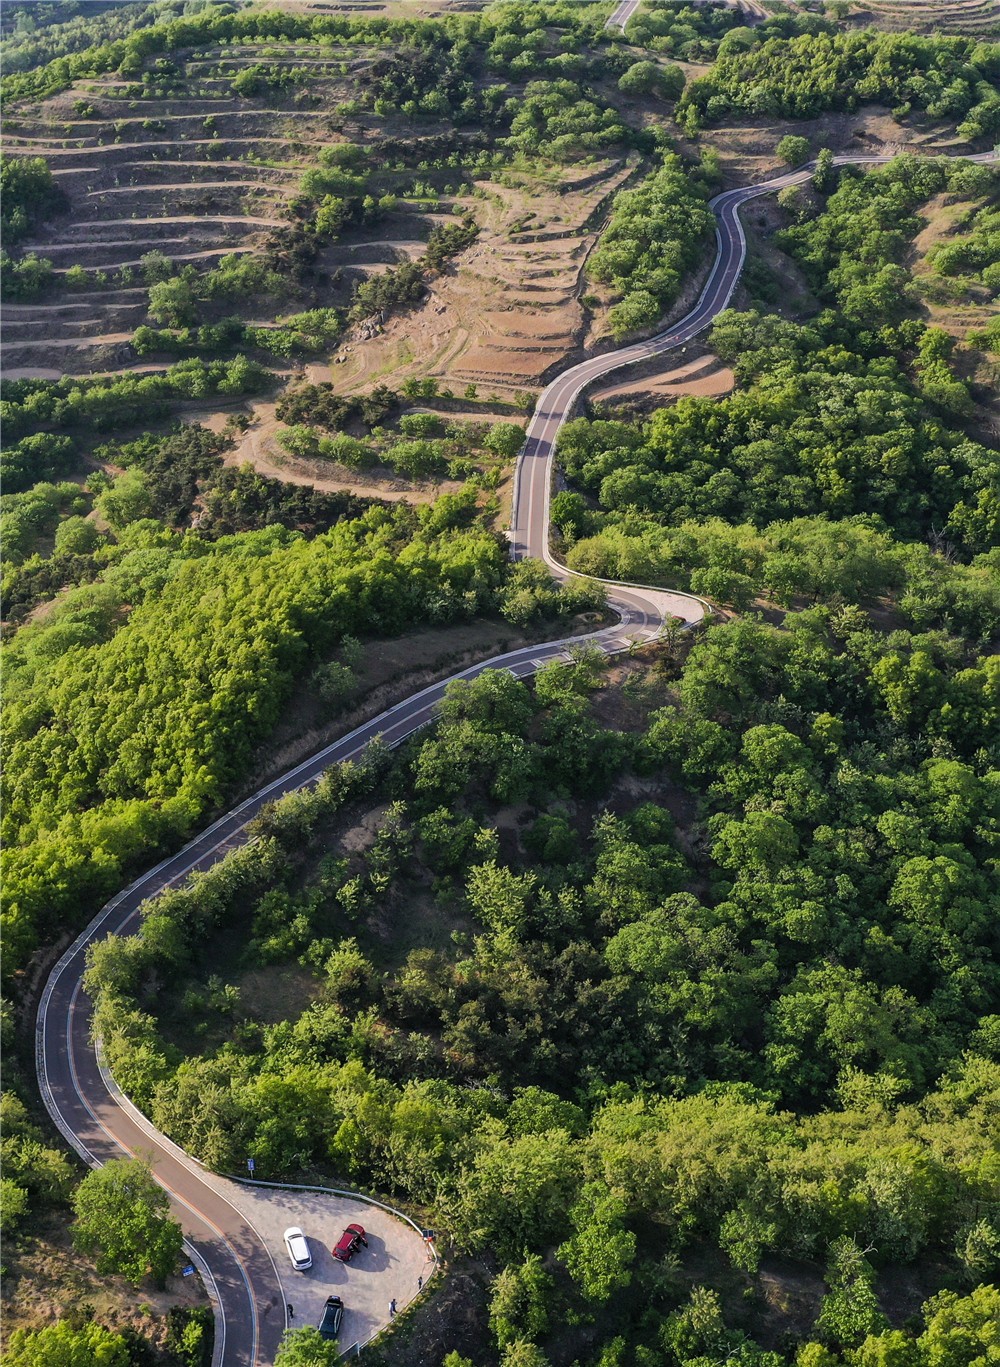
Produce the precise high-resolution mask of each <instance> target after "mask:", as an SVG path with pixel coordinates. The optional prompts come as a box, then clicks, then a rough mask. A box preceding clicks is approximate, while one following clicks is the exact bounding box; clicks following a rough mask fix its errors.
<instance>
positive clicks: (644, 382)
mask: <svg viewBox="0 0 1000 1367" xmlns="http://www.w3.org/2000/svg"><path fill="white" fill-rule="evenodd" d="M685 350H687V348H685ZM735 384H736V376H735V375H734V374H733V372H732V371H731V370H730V369H729V367H728V366H726V365H723V364H722V362H721V361H720V360H719V358H718V356H714V355H712V353H711V352H708V353H706V354H705V355H704V356H698V357H696V358H695V359H694V360H690V361H686V360H684V359H683V357H682V355H681V353H679V352H673V353H671V354H668V355H667V356H666V357H664V369H663V370H661V371H659V372H657V373H655V374H652V375H646V376H642V377H639V378H636V379H632V380H624V381H623V382H622V383H620V384H612V385H606V386H605V387H604V388H601V389H593V390H591V391H590V392H589V397H590V398H591V399H594V400H595V401H596V402H598V403H607V402H609V401H610V402H613V401H614V400H615V399H631V398H641V397H643V396H645V395H655V396H656V397H658V398H670V399H679V398H681V397H682V396H684V395H687V394H690V395H694V396H697V397H701V398H709V397H710V398H721V397H722V396H723V395H725V394H730V393H731V392H732V390H733V388H734V387H735Z"/></svg>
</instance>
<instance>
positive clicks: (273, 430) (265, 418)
mask: <svg viewBox="0 0 1000 1367" xmlns="http://www.w3.org/2000/svg"><path fill="white" fill-rule="evenodd" d="M199 421H201V422H202V423H203V425H204V426H205V427H210V428H212V430H213V431H220V430H221V428H222V427H223V425H224V423H225V415H224V414H221V413H217V414H209V415H206V416H205V417H204V418H199ZM285 426H286V424H285V423H283V422H280V421H279V420H278V419H277V418H276V417H275V404H273V403H254V404H252V405H251V407H250V426H249V427H248V428H247V430H246V432H245V433H244V434H243V437H242V439H241V440H240V442H239V443H238V445H236V446H234V447H233V448H232V450H230V451H229V452H227V453H226V455H225V456H224V457H223V461H224V464H226V465H233V466H240V465H252V466H253V468H254V469H255V470H256V471H257V472H258V474H261V475H266V476H267V477H268V478H270V479H280V480H283V481H284V483H285V484H301V485H307V486H308V487H309V488H311V489H320V490H322V491H323V492H325V493H336V492H337V491H339V490H342V489H344V490H350V491H351V492H352V493H355V494H358V495H359V496H360V497H362V498H381V499H385V500H386V501H387V502H389V503H398V502H406V503H433V501H434V500H435V499H436V498H437V497H438V495H440V494H449V493H455V492H456V491H457V490H458V489H460V488H461V487H462V484H461V481H456V480H439V481H438V482H436V483H431V482H426V483H414V482H413V481H412V480H406V479H402V478H400V476H398V475H397V474H395V473H394V472H393V471H392V470H390V469H388V468H387V467H381V466H376V467H374V468H372V469H366V470H365V471H364V474H363V475H361V476H359V475H358V472H357V471H355V470H349V469H347V467H346V466H342V465H337V464H335V463H334V462H332V461H328V460H324V461H313V460H303V459H299V458H298V457H295V456H292V455H290V454H289V452H288V451H286V450H285V449H284V447H283V446H281V445H279V443H278V441H277V440H276V438H277V434H278V432H280V431H281V430H282V429H283V428H284V427H285Z"/></svg>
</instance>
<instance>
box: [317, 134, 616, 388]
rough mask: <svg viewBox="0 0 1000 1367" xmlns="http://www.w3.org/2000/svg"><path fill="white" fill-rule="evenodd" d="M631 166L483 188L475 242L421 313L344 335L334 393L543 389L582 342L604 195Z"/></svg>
mask: <svg viewBox="0 0 1000 1367" xmlns="http://www.w3.org/2000/svg"><path fill="white" fill-rule="evenodd" d="M637 169H638V163H637V159H636V158H635V157H631V158H628V159H619V160H606V161H601V162H596V163H594V164H591V165H585V166H580V167H575V168H572V169H568V170H567V169H563V170H561V171H559V172H558V173H552V174H549V175H543V174H532V173H528V172H508V173H506V174H505V175H504V177H503V182H502V183H498V182H496V181H484V182H481V183H480V184H478V185H477V186H476V187H475V197H473V198H470V199H469V200H468V201H463V207H467V208H469V209H470V210H471V211H472V213H473V214H474V216H475V218H476V220H477V222H478V223H479V226H480V234H479V237H478V239H477V240H476V242H475V243H474V244H473V245H472V246H471V247H470V248H468V249H467V250H466V251H464V252H462V253H461V255H460V256H459V257H457V258H456V259H455V260H454V261H453V262H451V263H450V264H449V265H448V267H447V268H446V269H445V271H444V272H443V273H442V274H441V275H440V276H438V278H437V279H435V280H433V281H432V282H431V284H430V288H429V292H428V295H427V297H426V299H425V300H424V301H423V303H422V304H421V306H420V307H419V308H417V309H414V310H411V311H410V312H408V313H406V314H405V315H401V316H398V317H393V318H390V319H389V320H388V322H387V323H386V324H385V326H384V329H383V330H382V331H381V332H380V333H379V335H377V336H376V337H374V338H371V339H370V340H366V341H353V340H350V339H348V341H347V342H346V343H345V344H344V345H343V346H342V347H341V349H340V353H339V355H338V357H337V364H336V366H334V367H332V368H331V374H330V375H329V378H330V379H332V381H333V383H334V385H335V387H336V388H337V389H338V390H340V391H342V392H345V393H353V392H355V391H356V390H358V389H359V388H364V387H365V386H366V385H368V384H371V383H374V382H375V381H376V380H379V379H386V378H387V377H389V376H391V377H392V382H393V383H399V382H401V381H402V380H404V379H407V378H409V377H411V376H414V377H424V376H435V377H438V378H440V379H441V380H442V381H443V382H444V383H445V384H450V385H452V386H457V387H463V386H464V385H466V384H468V383H470V382H471V383H476V384H481V385H486V386H488V387H489V388H490V390H491V391H496V392H497V393H499V394H501V395H509V394H510V393H511V392H513V391H516V390H518V389H525V388H535V387H538V386H539V385H541V384H542V383H544V382H545V380H546V379H547V378H548V377H549V376H550V375H551V373H553V372H554V371H555V370H556V369H557V368H559V367H561V366H562V365H564V364H566V362H567V360H568V358H570V357H571V356H572V355H573V353H574V352H575V351H576V350H577V348H578V347H579V346H580V345H581V343H582V341H583V338H584V332H585V326H586V321H587V316H586V311H585V309H584V307H583V305H582V304H581V302H580V301H581V296H582V295H583V294H584V293H585V291H586V284H585V275H584V267H585V264H586V260H587V257H588V255H589V254H590V251H591V250H592V248H593V246H594V244H595V243H596V241H597V237H598V228H599V225H600V223H601V222H602V221H603V216H604V214H605V212H606V209H607V206H608V204H609V202H610V200H611V197H612V196H613V195H614V193H615V192H616V191H617V190H619V189H620V188H622V187H623V186H624V185H625V184H626V183H627V182H628V181H629V180H630V179H631V178H632V177H633V176H634V175H635V174H636V172H637Z"/></svg>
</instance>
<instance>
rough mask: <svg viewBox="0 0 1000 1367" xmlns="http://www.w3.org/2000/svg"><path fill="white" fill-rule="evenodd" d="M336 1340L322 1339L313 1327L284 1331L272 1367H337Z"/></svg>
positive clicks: (338, 1352) (337, 1352)
mask: <svg viewBox="0 0 1000 1367" xmlns="http://www.w3.org/2000/svg"><path fill="white" fill-rule="evenodd" d="M339 1362H340V1349H339V1348H338V1347H337V1343H336V1340H329V1339H324V1338H322V1337H321V1336H320V1332H319V1330H318V1329H316V1328H314V1327H313V1325H311V1324H310V1325H306V1326H305V1327H303V1328H302V1329H286V1330H285V1332H284V1334H283V1335H282V1338H281V1343H280V1344H279V1346H278V1351H277V1353H276V1354H275V1357H274V1367H337V1364H338V1363H339Z"/></svg>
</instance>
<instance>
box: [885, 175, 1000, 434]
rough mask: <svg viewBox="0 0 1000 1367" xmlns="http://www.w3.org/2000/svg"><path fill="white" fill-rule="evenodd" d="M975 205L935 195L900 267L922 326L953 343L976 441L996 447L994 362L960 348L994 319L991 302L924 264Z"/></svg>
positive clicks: (978, 288)
mask: <svg viewBox="0 0 1000 1367" xmlns="http://www.w3.org/2000/svg"><path fill="white" fill-rule="evenodd" d="M979 203H981V201H979V200H976V201H970V200H967V199H960V200H956V199H955V197H954V195H951V194H948V193H945V194H940V195H935V196H934V198H933V199H932V200H930V201H929V203H928V204H927V206H926V207H925V208H924V209H923V210H922V211H921V217H922V218H923V219H924V227H923V228H922V229H921V231H920V232H919V233H918V234H917V236H916V237H915V238H914V240H913V242H912V244H911V246H910V250H909V253H908V255H907V261H906V264H907V266H908V267H909V269H910V271H911V272H912V273H913V278H914V282H915V284H916V289H917V292H918V295H919V298H920V312H921V314H922V316H923V317H924V319H925V321H926V322H927V323H929V324H930V325H932V326H934V327H940V328H944V330H945V331H946V332H950V333H951V334H952V336H953V337H956V338H958V341H959V346H958V347H957V349H956V352H955V370H956V371H957V373H958V374H959V375H960V376H961V377H962V378H963V379H965V380H967V381H969V382H971V384H972V386H973V394H974V396H975V398H976V407H977V416H976V427H975V430H976V435H977V436H978V437H979V438H980V439H981V440H984V441H986V442H988V443H996V442H997V440H998V439H1000V361H998V360H997V358H996V357H993V356H990V355H988V354H986V353H984V352H982V351H980V350H979V349H978V348H977V347H975V346H970V345H967V344H965V343H966V341H967V338H968V337H969V336H970V334H972V333H974V332H977V331H979V330H981V329H983V328H985V327H986V325H987V323H989V322H990V320H991V319H993V318H994V317H995V316H996V312H997V300H996V299H994V298H993V297H992V296H991V293H990V291H989V289H987V287H986V286H985V285H983V284H982V283H981V282H980V281H977V280H975V279H971V280H970V279H967V278H964V277H962V276H944V275H937V274H936V273H935V272H934V270H933V268H932V265H931V262H930V261H929V260H928V253H929V252H930V251H931V248H933V247H934V246H936V244H937V243H939V242H946V241H948V240H949V239H951V238H953V237H955V236H956V235H960V234H961V232H962V224H963V221H964V220H965V219H966V217H967V215H968V214H969V212H970V209H974V208H975V207H977V206H978V204H979Z"/></svg>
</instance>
